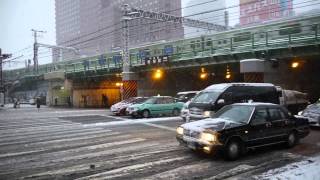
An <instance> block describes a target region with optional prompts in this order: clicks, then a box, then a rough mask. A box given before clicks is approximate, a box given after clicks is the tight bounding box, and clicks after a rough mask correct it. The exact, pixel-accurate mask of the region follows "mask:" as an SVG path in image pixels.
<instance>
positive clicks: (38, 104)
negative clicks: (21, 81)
mask: <svg viewBox="0 0 320 180" xmlns="http://www.w3.org/2000/svg"><path fill="white" fill-rule="evenodd" d="M36 104H37V109H38V111H39V110H40V98H39V97H37V99H36Z"/></svg>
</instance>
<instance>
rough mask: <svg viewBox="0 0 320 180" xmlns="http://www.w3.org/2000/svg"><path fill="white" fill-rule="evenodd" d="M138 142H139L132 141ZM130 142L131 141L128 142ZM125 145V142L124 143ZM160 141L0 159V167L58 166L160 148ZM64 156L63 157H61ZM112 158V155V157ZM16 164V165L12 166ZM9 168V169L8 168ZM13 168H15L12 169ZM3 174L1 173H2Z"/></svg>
mask: <svg viewBox="0 0 320 180" xmlns="http://www.w3.org/2000/svg"><path fill="white" fill-rule="evenodd" d="M140 142H141V141H140ZM132 143H137V142H131V144H132ZM127 144H130V143H127ZM123 145H125V143H124V144H123ZM159 145H160V144H159V143H144V144H138V145H131V146H127V147H125V148H124V147H118V148H114V149H108V150H102V151H95V152H87V153H85V152H78V154H77V155H76V154H73V152H72V150H67V151H68V152H65V154H63V153H61V151H60V152H54V153H47V154H43V155H39V156H37V157H36V158H35V157H32V158H24V159H18V160H8V161H0V167H1V168H0V169H1V171H7V172H8V171H18V172H19V171H22V170H30V167H32V168H33V169H35V168H43V167H49V166H57V165H58V164H61V163H62V164H63V163H65V162H66V163H67V162H70V161H77V162H79V161H81V160H84V159H92V158H97V157H103V156H110V155H114V154H120V153H128V152H131V151H142V150H146V149H147V150H148V148H151V149H154V148H155V146H157V147H156V148H157V149H159V147H158V146H159ZM60 156H62V157H60ZM111 158H112V157H111ZM38 159H42V160H41V161H38ZM8 165H10V166H8ZM12 165H14V167H12ZM8 168H9V170H8ZM10 168H13V169H10ZM0 176H1V173H0Z"/></svg>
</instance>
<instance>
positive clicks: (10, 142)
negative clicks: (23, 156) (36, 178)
mask: <svg viewBox="0 0 320 180" xmlns="http://www.w3.org/2000/svg"><path fill="white" fill-rule="evenodd" d="M108 132H111V130H99V131H89V132H80V133H73V134H63V135H56V136H52V135H48V136H41V137H39V138H33V139H28V138H27V139H22V140H21V141H13V140H11V141H9V142H2V143H0V146H8V145H14V144H23V143H25V144H28V143H33V142H41V141H47V140H55V139H61V138H71V137H77V136H84V135H91V134H99V133H108Z"/></svg>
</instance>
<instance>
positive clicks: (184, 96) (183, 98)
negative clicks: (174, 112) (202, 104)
mask: <svg viewBox="0 0 320 180" xmlns="http://www.w3.org/2000/svg"><path fill="white" fill-rule="evenodd" d="M197 93H198V91H185V92H178V93H177V95H176V97H175V98H177V99H178V101H180V102H184V103H186V102H188V101H189V100H190V99H191V98H193V97H194V96H195V95H196V94H197Z"/></svg>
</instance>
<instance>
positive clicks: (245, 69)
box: [240, 59, 265, 83]
mask: <svg viewBox="0 0 320 180" xmlns="http://www.w3.org/2000/svg"><path fill="white" fill-rule="evenodd" d="M264 63H265V62H264V60H261V59H246V60H242V61H240V73H243V75H244V81H245V82H251V83H263V82H264V72H265V69H264V67H265V66H264Z"/></svg>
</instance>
